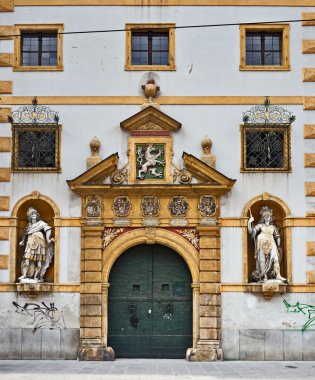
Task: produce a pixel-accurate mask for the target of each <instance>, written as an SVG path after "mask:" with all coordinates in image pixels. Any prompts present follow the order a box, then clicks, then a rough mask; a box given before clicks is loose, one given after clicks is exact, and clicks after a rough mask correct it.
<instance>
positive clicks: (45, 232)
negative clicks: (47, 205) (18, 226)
mask: <svg viewBox="0 0 315 380" xmlns="http://www.w3.org/2000/svg"><path fill="white" fill-rule="evenodd" d="M26 215H27V219H28V221H29V223H28V225H27V227H26V228H25V229H24V233H23V238H22V240H21V241H20V243H19V245H22V246H24V247H25V249H24V254H23V261H22V264H21V269H22V276H21V277H19V280H20V282H43V281H44V278H43V277H44V274H45V273H46V270H47V269H48V267H49V265H50V263H51V260H52V258H53V255H54V239H51V238H50V235H51V227H50V226H49V225H48V224H47V223H45V222H43V221H42V220H41V218H40V215H39V213H38V212H37V211H36V210H35V209H34V208H33V207H30V208H29V209H28V210H27V213H26Z"/></svg>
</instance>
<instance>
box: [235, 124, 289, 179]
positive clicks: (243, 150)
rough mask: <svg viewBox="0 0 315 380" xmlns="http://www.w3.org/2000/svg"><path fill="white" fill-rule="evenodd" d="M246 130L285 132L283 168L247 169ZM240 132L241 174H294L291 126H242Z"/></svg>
mask: <svg viewBox="0 0 315 380" xmlns="http://www.w3.org/2000/svg"><path fill="white" fill-rule="evenodd" d="M246 130H249V131H252V132H254V131H255V130H256V131H261V132H264V131H265V132H269V131H270V132H272V131H283V133H284V136H283V137H284V139H283V161H284V165H283V167H282V168H268V167H263V168H260V167H257V168H256V167H255V168H248V167H246V153H247V149H246V148H247V145H246ZM240 131H241V136H240V138H241V169H240V172H241V173H291V172H292V166H291V161H292V159H291V124H277V123H276V124H272V123H270V124H268V125H265V124H259V123H257V124H249V125H245V124H241V125H240Z"/></svg>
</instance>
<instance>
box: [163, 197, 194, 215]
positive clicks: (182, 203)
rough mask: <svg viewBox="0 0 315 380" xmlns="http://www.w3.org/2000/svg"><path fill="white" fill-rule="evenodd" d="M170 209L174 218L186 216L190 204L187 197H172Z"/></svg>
mask: <svg viewBox="0 0 315 380" xmlns="http://www.w3.org/2000/svg"><path fill="white" fill-rule="evenodd" d="M168 209H169V210H170V213H171V215H172V216H173V217H174V216H175V217H179V216H180V217H183V216H186V215H187V212H188V210H189V204H188V202H187V199H186V197H184V196H182V195H177V196H175V197H172V198H171V200H170V203H169V204H168Z"/></svg>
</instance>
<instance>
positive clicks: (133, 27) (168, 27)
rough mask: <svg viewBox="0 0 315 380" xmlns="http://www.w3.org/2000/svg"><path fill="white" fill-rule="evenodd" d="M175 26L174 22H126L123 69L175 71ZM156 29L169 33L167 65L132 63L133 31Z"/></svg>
mask: <svg viewBox="0 0 315 380" xmlns="http://www.w3.org/2000/svg"><path fill="white" fill-rule="evenodd" d="M175 26H176V24H126V25H125V29H126V63H125V70H134V71H153V70H154V71H175V70H176V65H175V29H174V28H175ZM149 30H156V31H161V32H167V31H168V33H169V64H168V65H132V61H131V37H132V32H133V31H141V32H144V31H149Z"/></svg>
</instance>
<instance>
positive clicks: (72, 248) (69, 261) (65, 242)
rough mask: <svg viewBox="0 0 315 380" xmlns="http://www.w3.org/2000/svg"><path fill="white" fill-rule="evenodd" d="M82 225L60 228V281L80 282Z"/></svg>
mask: <svg viewBox="0 0 315 380" xmlns="http://www.w3.org/2000/svg"><path fill="white" fill-rule="evenodd" d="M80 239H81V230H80V227H70V228H68V227H62V228H61V229H60V259H59V282H60V283H63V284H64V283H79V282H80V252H81V244H80Z"/></svg>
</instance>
